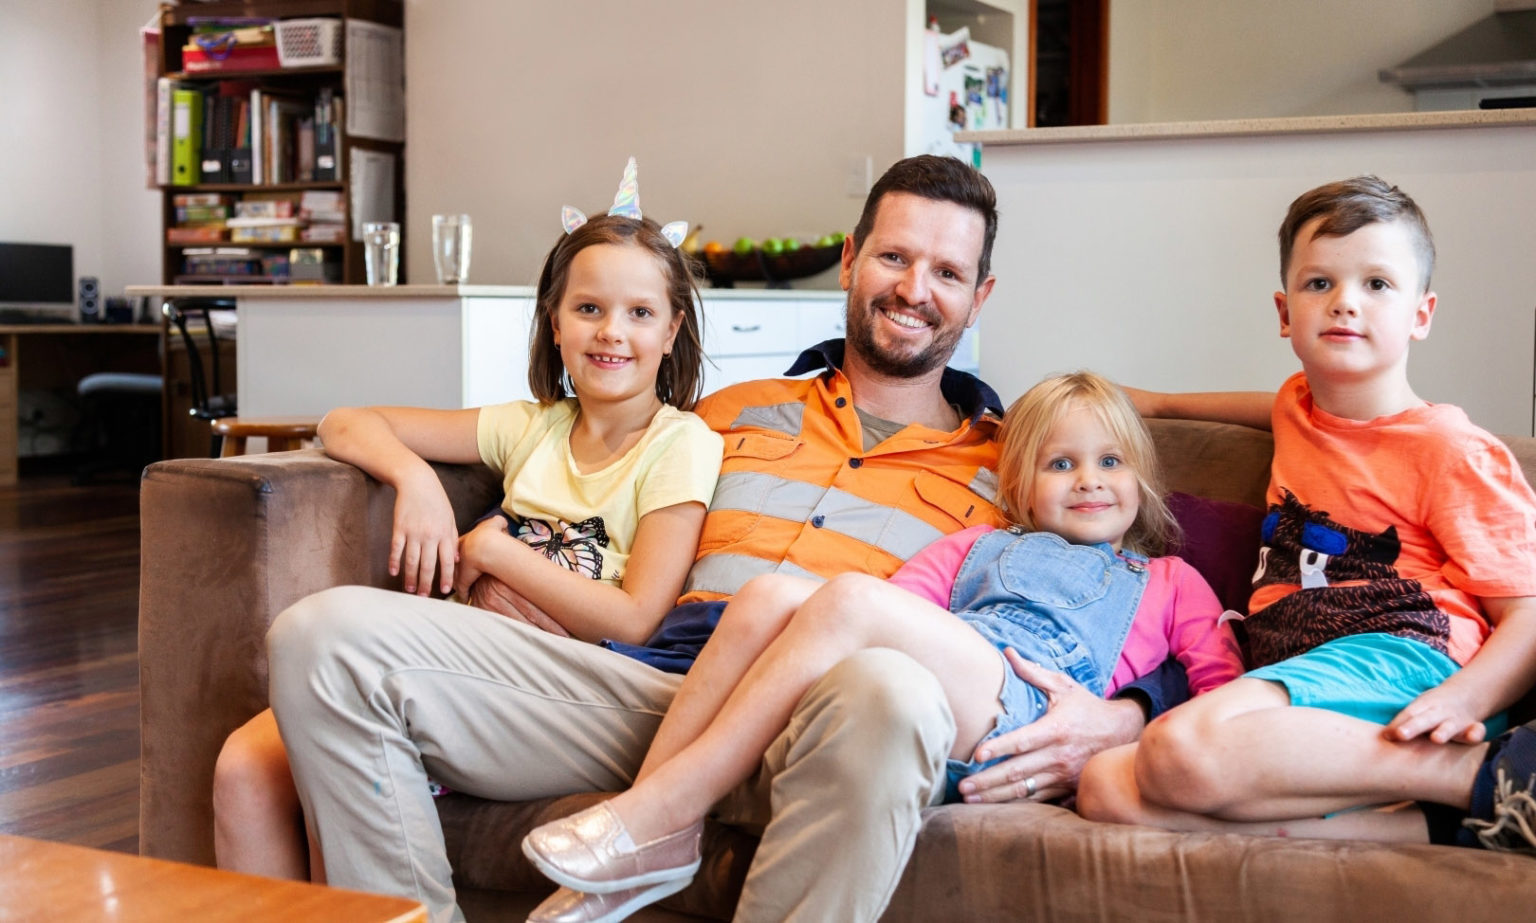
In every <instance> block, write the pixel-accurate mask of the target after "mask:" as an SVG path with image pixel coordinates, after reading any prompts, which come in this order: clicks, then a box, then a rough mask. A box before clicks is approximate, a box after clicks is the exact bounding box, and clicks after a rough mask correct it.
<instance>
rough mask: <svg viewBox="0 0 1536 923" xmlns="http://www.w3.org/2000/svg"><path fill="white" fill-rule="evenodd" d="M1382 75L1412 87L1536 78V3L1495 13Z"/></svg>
mask: <svg viewBox="0 0 1536 923" xmlns="http://www.w3.org/2000/svg"><path fill="white" fill-rule="evenodd" d="M1379 76H1380V77H1381V80H1382V82H1383V83H1395V84H1398V85H1399V86H1401V87H1403V88H1404V89H1406V90H1409V91H1415V90H1426V89H1446V88H1460V87H1507V86H1514V85H1530V84H1536V9H1524V10H1510V11H1505V12H1497V13H1494V14H1493V15H1492V16H1489V17H1488V18H1487V19H1483V20H1480V21H1478V22H1475V23H1473V24H1472V25H1470V26H1468V27H1467V28H1465V29H1463V30H1462V31H1460V32H1458V33H1456V34H1455V35H1453V36H1451V37H1450V38H1448V39H1446V40H1445V41H1443V42H1441V43H1439V44H1438V45H1435V46H1434V47H1432V48H1429V49H1428V50H1426V51H1423V52H1421V53H1419V54H1416V55H1414V56H1413V57H1411V58H1409V59H1408V60H1406V61H1404V62H1403V63H1401V64H1399V65H1398V66H1396V67H1392V68H1387V69H1385V70H1383V71H1381V72H1380V73H1379Z"/></svg>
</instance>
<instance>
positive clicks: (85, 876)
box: [0, 835, 427, 923]
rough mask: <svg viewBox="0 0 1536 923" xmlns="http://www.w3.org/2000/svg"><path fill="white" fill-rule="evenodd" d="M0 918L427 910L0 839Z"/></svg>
mask: <svg viewBox="0 0 1536 923" xmlns="http://www.w3.org/2000/svg"><path fill="white" fill-rule="evenodd" d="M0 917H3V918H4V919H7V920H13V919H14V920H53V921H61V923H88V921H89V923H95V921H103V923H105V921H108V920H111V921H119V923H135V921H146V923H147V921H161V920H203V921H208V923H219V921H234V920H240V921H253V923H261V921H279V920H282V921H287V920H325V921H328V923H426V920H427V912H426V909H425V908H423V907H422V906H421V905H420V904H418V903H416V902H415V901H412V900H407V899H405V898H401V897H385V896H383V895H378V894H364V893H362V892H360V891H344V890H342V889H340V888H327V887H324V886H323V885H312V884H308V883H307V882H298V881H279V880H277V879H273V878H257V877H256V876H254V875H237V874H235V873H234V872H224V871H220V870H218V869H210V868H203V867H202V866H198V865H185V864H183V863H180V862H166V861H165V860H163V859H145V858H141V857H139V856H134V855H129V854H127V853H115V852H104V851H102V850H98V849H86V848H85V847H83V846H68V845H65V844H63V843H49V842H46V841H44V840H32V839H26V838H23V837H15V836H3V835H0Z"/></svg>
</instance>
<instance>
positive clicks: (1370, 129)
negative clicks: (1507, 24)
mask: <svg viewBox="0 0 1536 923" xmlns="http://www.w3.org/2000/svg"><path fill="white" fill-rule="evenodd" d="M956 137H957V138H959V139H960V140H972V141H980V142H982V144H983V155H982V164H983V166H982V170H983V172H984V173H986V175H987V176H988V177H989V178H990V179H991V180H992V183H993V184H994V185H995V186H996V187H997V193H998V207H999V210H1000V212H1001V213H1002V220H1001V222H1000V225H999V228H998V236H997V244H996V252H995V253H994V254H993V266H994V267H995V272H996V273H997V276H998V283H997V287H996V290H995V291H994V292H993V295H992V299H991V301H990V302H988V304H987V307H986V310H985V312H984V319H985V321H986V324H987V338H986V342H985V343H983V344H982V346H981V357H980V359H981V361H980V365H981V369H982V372H983V373H984V375H985V376H986V378H987V379H988V381H989V382H990V383H991V384H992V385H993V386H994V387H996V388H997V390H998V391H999V393H1001V395H1002V397H1003V399H1004V400H1005V401H1007V400H1010V399H1011V398H1012V397H1014V396H1016V395H1017V394H1019V393H1021V392H1022V391H1024V390H1025V389H1026V388H1028V387H1029V386H1030V385H1031V384H1033V383H1034V382H1035V381H1037V380H1039V379H1040V378H1041V377H1042V376H1044V375H1046V374H1047V373H1049V372H1052V371H1059V370H1066V369H1074V368H1083V367H1087V368H1093V369H1096V370H1098V371H1101V372H1103V373H1105V374H1107V375H1110V376H1112V377H1114V378H1116V379H1117V380H1120V381H1124V382H1126V383H1128V384H1134V385H1138V386H1141V387H1147V388H1155V389H1158V390H1177V391H1186V390H1230V389H1263V390H1273V389H1274V388H1276V387H1278V386H1279V384H1280V382H1281V381H1282V380H1283V379H1284V378H1285V377H1286V376H1287V375H1288V374H1290V373H1291V372H1293V371H1295V370H1296V369H1297V368H1299V365H1298V363H1297V361H1296V358H1295V356H1294V355H1293V354H1292V353H1291V350H1290V347H1289V344H1288V343H1286V342H1285V341H1284V340H1282V339H1280V337H1279V336H1278V333H1279V322H1278V320H1277V317H1276V314H1275V307H1274V303H1273V299H1272V297H1271V295H1272V293H1273V292H1274V291H1275V290H1276V289H1278V288H1279V287H1280V278H1279V256H1278V247H1277V241H1276V237H1275V233H1276V230H1277V229H1278V228H1279V226H1280V221H1281V219H1282V218H1283V217H1284V215H1285V210H1286V207H1287V206H1288V205H1289V204H1290V202H1291V200H1292V199H1294V198H1295V197H1296V196H1298V195H1300V194H1301V193H1302V192H1305V191H1306V190H1308V189H1310V188H1312V187H1314V186H1317V185H1320V184H1322V183H1325V182H1330V181H1332V180H1337V179H1343V178H1346V177H1349V176H1354V175H1357V174H1361V173H1375V174H1377V175H1379V176H1381V177H1382V178H1383V179H1386V180H1387V181H1389V182H1392V183H1396V184H1398V185H1400V186H1401V187H1402V188H1403V189H1404V190H1406V191H1407V192H1408V193H1409V194H1411V195H1412V196H1413V197H1414V198H1415V199H1416V200H1417V201H1418V203H1419V205H1420V207H1421V208H1423V210H1424V213H1425V215H1426V217H1427V218H1428V219H1429V224H1430V227H1431V229H1432V230H1433V232H1434V236H1435V242H1436V245H1437V247H1438V250H1439V260H1438V263H1437V266H1436V270H1435V275H1434V279H1433V284H1432V288H1433V289H1434V290H1435V291H1437V292H1438V293H1439V296H1440V298H1439V309H1438V311H1437V313H1436V315H1435V323H1434V329H1433V331H1432V333H1431V335H1430V337H1429V339H1428V340H1427V341H1425V342H1423V343H1415V344H1414V346H1413V355H1412V359H1411V360H1410V364H1409V374H1410V378H1411V380H1412V381H1413V382H1414V385H1415V388H1416V389H1417V391H1418V393H1419V394H1420V395H1421V396H1422V397H1424V398H1425V399H1427V400H1431V401H1446V402H1450V403H1455V404H1459V405H1461V406H1463V407H1464V408H1466V410H1467V411H1468V413H1469V414H1470V415H1471V417H1472V419H1473V420H1474V421H1475V422H1476V423H1478V424H1479V425H1481V426H1483V427H1485V428H1488V429H1491V430H1493V431H1495V432H1501V433H1515V434H1531V432H1532V411H1533V401H1532V395H1533V392H1536V380H1533V378H1536V368H1533V365H1536V363H1533V341H1536V318H1533V309H1536V259H1533V258H1532V256H1531V253H1532V249H1533V246H1536V233H1533V228H1536V110H1532V109H1525V110H1518V109H1510V110H1490V111H1475V110H1474V111H1460V112H1416V113H1396V114H1383V115H1341V116H1326V117H1316V118H1285V119H1252V120H1231V121H1219V122H1180V123H1164V124H1130V125H1100V126H1085V127H1073V128H1044V129H1026V130H1020V131H993V132H963V133H960V134H959V135H957V136H956Z"/></svg>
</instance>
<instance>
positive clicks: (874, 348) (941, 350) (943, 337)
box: [847, 298, 965, 378]
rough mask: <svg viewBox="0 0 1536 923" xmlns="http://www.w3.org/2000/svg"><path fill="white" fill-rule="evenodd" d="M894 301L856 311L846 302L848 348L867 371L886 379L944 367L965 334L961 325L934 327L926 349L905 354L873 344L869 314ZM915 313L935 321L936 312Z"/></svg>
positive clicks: (876, 343)
mask: <svg viewBox="0 0 1536 923" xmlns="http://www.w3.org/2000/svg"><path fill="white" fill-rule="evenodd" d="M895 301H896V299H893V298H882V299H879V300H877V301H875V302H873V303H870V304H866V305H865V306H864V307H863V308H862V309H860V310H857V311H855V309H854V306H853V304H852V303H851V302H850V303H849V305H848V318H847V327H848V333H847V346H848V348H849V349H850V350H851V351H853V352H855V353H857V354H858V356H859V358H860V359H862V360H863V362H864V364H865V365H867V366H869V368H870V370H871V371H873V372H876V373H878V374H880V375H885V376H887V377H890V378H917V377H919V376H922V375H926V374H927V373H929V372H932V371H933V370H935V369H939V368H943V367H944V366H945V365H947V364H948V363H949V359H950V357H951V356H953V355H954V354H955V344H957V343H959V342H960V337H961V336H962V335H963V334H964V333H965V327H964V325H961V324H956V325H954V326H953V327H942V326H935V327H934V328H933V340H932V341H931V342H930V343H929V344H928V346H927V347H925V348H923V349H921V350H918V351H917V352H913V353H908V354H902V353H898V352H894V351H892V350H889V349H885V348H882V347H881V345H880V344H879V343H878V342H877V341H876V339H875V326H874V325H875V318H874V316H873V315H874V314H876V313H877V312H879V311H880V310H881V309H882V308H883V307H886V306H888V305H892V304H894V303H895ZM919 313H920V314H921V315H922V317H923V319H924V320H926V321H928V322H930V323H934V322H936V321H937V317H936V315H937V312H936V311H932V310H925V311H921V312H919Z"/></svg>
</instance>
